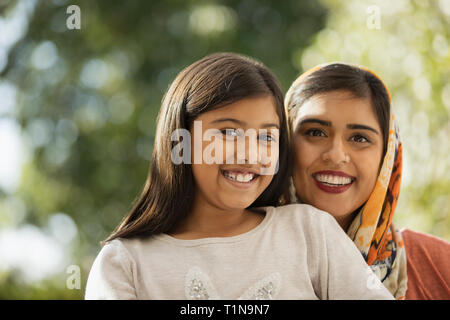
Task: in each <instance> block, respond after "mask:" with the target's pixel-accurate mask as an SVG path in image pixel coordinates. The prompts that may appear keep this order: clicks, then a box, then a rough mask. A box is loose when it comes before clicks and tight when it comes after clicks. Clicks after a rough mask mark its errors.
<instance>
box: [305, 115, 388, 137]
mask: <svg viewBox="0 0 450 320" xmlns="http://www.w3.org/2000/svg"><path fill="white" fill-rule="evenodd" d="M305 123H317V124H320V125H322V126H326V127H331V121H325V120H320V119H315V118H309V119H305V120H302V121H300V123H299V124H298V127H301V126H302V125H304V124H305ZM347 128H348V129H353V130H354V129H356V130H369V131H372V132H375V133H376V134H378V135H379V134H380V133H379V132H378V131H377V130H376V129H374V128H372V127H369V126H366V125H363V124H355V123H350V124H348V125H347Z"/></svg>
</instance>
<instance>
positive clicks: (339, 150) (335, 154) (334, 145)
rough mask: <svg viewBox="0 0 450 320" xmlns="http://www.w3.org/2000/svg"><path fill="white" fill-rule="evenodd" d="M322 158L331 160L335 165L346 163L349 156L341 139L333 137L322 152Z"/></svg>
mask: <svg viewBox="0 0 450 320" xmlns="http://www.w3.org/2000/svg"><path fill="white" fill-rule="evenodd" d="M322 160H324V161H327V162H331V163H333V164H336V165H340V164H343V163H347V162H349V161H350V157H349V156H348V154H347V152H346V148H345V145H344V142H343V141H342V139H338V138H336V139H334V140H332V141H331V143H330V145H329V147H328V148H327V150H325V152H324V153H323V154H322Z"/></svg>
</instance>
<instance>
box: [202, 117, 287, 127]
mask: <svg viewBox="0 0 450 320" xmlns="http://www.w3.org/2000/svg"><path fill="white" fill-rule="evenodd" d="M221 122H234V123H236V124H237V125H240V126H241V127H244V126H246V125H247V123H246V122H244V121H240V120H237V119H233V118H219V119H216V120H213V121H211V123H221ZM270 127H275V128H277V129H278V128H279V126H278V124H276V123H264V124H262V125H261V126H260V128H270Z"/></svg>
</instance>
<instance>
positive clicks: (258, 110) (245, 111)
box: [199, 96, 278, 121]
mask: <svg viewBox="0 0 450 320" xmlns="http://www.w3.org/2000/svg"><path fill="white" fill-rule="evenodd" d="M221 117H227V118H237V119H243V120H248V121H251V120H257V119H263V118H269V119H273V120H278V114H277V110H276V106H275V102H274V99H273V98H272V97H271V96H263V97H256V98H246V99H242V100H238V101H236V102H233V103H230V104H228V105H225V106H223V107H219V108H217V109H213V110H211V111H206V112H204V113H202V114H201V115H200V116H199V118H203V119H204V120H212V119H216V118H221ZM274 117H276V118H274Z"/></svg>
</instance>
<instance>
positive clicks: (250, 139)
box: [236, 129, 260, 164]
mask: <svg viewBox="0 0 450 320" xmlns="http://www.w3.org/2000/svg"><path fill="white" fill-rule="evenodd" d="M236 144H237V146H236V158H237V161H238V163H248V164H257V163H259V161H260V155H259V153H258V138H257V134H256V133H255V132H253V131H251V130H250V129H249V130H247V131H246V132H245V135H243V136H241V137H239V138H238V139H237V143H236Z"/></svg>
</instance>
